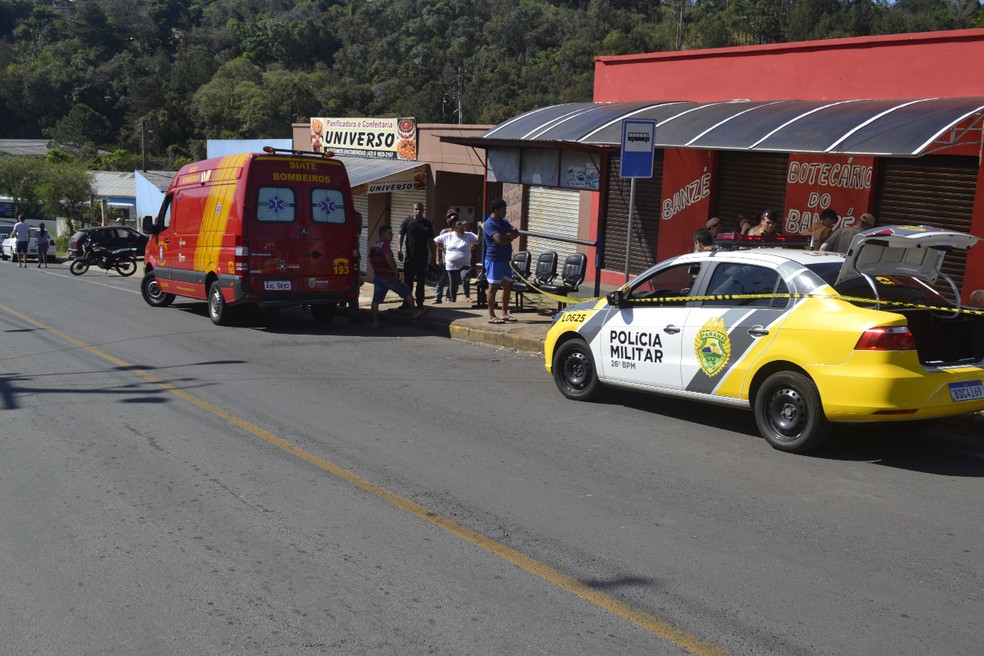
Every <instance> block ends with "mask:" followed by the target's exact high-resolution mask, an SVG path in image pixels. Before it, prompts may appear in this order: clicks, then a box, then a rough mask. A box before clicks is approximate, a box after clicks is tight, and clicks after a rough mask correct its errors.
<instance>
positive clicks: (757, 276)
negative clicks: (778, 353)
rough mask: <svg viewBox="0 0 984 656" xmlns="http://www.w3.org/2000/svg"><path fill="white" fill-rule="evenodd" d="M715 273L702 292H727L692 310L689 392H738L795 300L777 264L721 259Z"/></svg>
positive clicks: (687, 334)
mask: <svg viewBox="0 0 984 656" xmlns="http://www.w3.org/2000/svg"><path fill="white" fill-rule="evenodd" d="M709 273H710V276H709V281H708V283H707V285H706V287H705V289H704V290H703V292H702V293H703V294H704V295H707V296H711V295H720V296H721V297H722V298H720V299H716V300H706V301H701V302H699V303H696V304H695V305H696V307H694V308H693V309H692V310H691V311H690V314H688V315H687V321H686V325H685V328H684V332H683V334H682V335H681V341H682V342H683V344H684V347H683V349H684V350H683V356H682V365H681V374H682V377H683V382H682V386H683V389H685V390H686V391H688V392H696V393H703V394H715V395H718V396H727V397H737V396H739V395H740V394H741V389H742V382H743V381H744V377H745V373H746V372H747V371H748V368H749V367H750V366H751V364H752V363H754V362H755V360H757V359H758V357H759V356H761V354H762V353H763V352H764V351H765V349H766V347H767V346H768V345H769V343H770V342H772V340H773V339H775V336H776V332H777V330H778V327H779V324H781V323H782V319H783V318H784V317H785V315H786V312H787V311H788V310H787V308H788V307H789V306H790V303H791V301H790V299H789V296H788V289H787V287H786V284H785V282H784V281H783V279H782V277H781V276H780V275H779V273H778V272H777V271H776V270H775V269H772V268H769V267H766V266H759V265H757V264H749V263H742V262H717V263H716V264H715V266H714V269H713V270H712V271H710V272H709ZM698 293H701V292H698ZM756 296H758V297H759V298H753V297H756ZM773 296H779V297H780V298H774V297H773ZM782 296H785V298H782Z"/></svg>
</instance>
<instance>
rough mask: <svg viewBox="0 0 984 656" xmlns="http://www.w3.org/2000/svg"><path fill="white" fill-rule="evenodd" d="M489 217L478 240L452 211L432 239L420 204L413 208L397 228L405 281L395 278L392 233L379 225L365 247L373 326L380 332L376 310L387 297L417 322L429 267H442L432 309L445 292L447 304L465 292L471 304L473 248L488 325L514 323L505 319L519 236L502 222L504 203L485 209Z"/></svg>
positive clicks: (421, 310)
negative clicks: (479, 257)
mask: <svg viewBox="0 0 984 656" xmlns="http://www.w3.org/2000/svg"><path fill="white" fill-rule="evenodd" d="M489 212H490V213H489V217H488V218H487V219H486V220H485V222H484V223H483V225H482V233H481V234H482V236H481V237H479V235H477V234H475V233H474V232H469V231H468V230H467V224H466V223H465V221H463V220H461V219H460V217H459V216H458V213H457V212H456V211H455V210H449V211H448V213H447V214H446V215H445V223H446V224H447V227H446V228H444V229H443V230H442V231H441V232H440V234H435V233H434V225H433V224H432V223H431V221H430V220H429V219H427V217H426V216H425V213H424V205H423V203H414V205H413V209H412V213H411V214H410V216H408V217H407V218H406V219H404V220H403V223H402V224H401V225H400V233H399V240H398V243H397V258H398V259H399V260H400V261H402V262H403V280H402V281H401V280H399V278H398V266H399V265H398V264H397V261H396V259H394V257H393V249H392V246H391V242H392V239H393V228H392V227H391V226H389V225H383V226H382V227H380V228H379V231H378V237H379V238H378V240H377V241H375V242H373V243H372V245H371V246H370V247H369V261H370V263H371V265H372V268H373V285H374V289H373V297H372V305H371V314H372V326H373V328H379V327H381V324H380V322H379V304H380V303H382V302H383V300H384V299H385V298H386V294H387V292H389V291H392V292H394V293H395V294H396V295H397V296H399V297H400V298H402V299H403V307H404V308H406V309H411V310H413V315H412V316H413V318H414V319H417V318H419V317H421V316H422V315H423V314H424V312H426V310H427V308H426V307H424V300H425V298H426V288H425V285H426V279H427V272H428V269H429V268H430V267H431V265H432V263H433V264H434V265H436V266H441V267H443V271H442V275H441V277H440V279H439V282H438V285H437V289H436V296H435V299H434V303H442V302H443V298H444V294H445V292H446V293H447V298H448V300H449V301H451V302H456V301H457V299H458V289H459V287H461V286H462V285H463V286H464V298H465V301H466V302H467V303H471V298H470V289H469V277H468V275H467V272H468V271H469V270H470V269H471V268H472V258H473V253H474V251H475V249H476V246H477V245H478V244H479V243H480V242H481V243H482V245H483V249H482V252H483V256H484V260H483V263H482V265H483V268H484V271H485V276H486V279H487V281H488V285H489V290H488V306H489V323H498V324H501V323H506V322H512V321H516V318H515V317H513V316H512V315H511V314H510V313H509V303H510V294H511V291H512V267H511V262H512V242H513V241H515V240H516V239H517V238H518V237H519V231H518V230H517V229H515V228H514V227H513V226H512V224H510V223H509V221H508V220H507V219H506V218H505V216H506V202H505V201H504V200H501V199H499V200H494V201H492V203H491V205H490V206H489ZM500 289H501V290H502V312H501V314H498V315H497V314H496V310H497V305H496V298H497V296H498V293H499V290H500Z"/></svg>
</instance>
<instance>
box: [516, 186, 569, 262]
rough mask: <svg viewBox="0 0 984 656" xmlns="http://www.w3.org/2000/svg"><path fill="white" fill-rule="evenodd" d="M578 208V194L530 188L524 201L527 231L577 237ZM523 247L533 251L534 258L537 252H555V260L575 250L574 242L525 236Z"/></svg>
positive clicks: (561, 259)
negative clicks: (556, 257) (556, 256)
mask: <svg viewBox="0 0 984 656" xmlns="http://www.w3.org/2000/svg"><path fill="white" fill-rule="evenodd" d="M580 207H581V193H580V192H578V191H570V190H565V189H551V188H547V187H530V189H529V194H528V195H527V200H526V220H527V223H526V225H527V230H529V231H530V232H536V233H539V234H543V235H555V236H557V237H566V238H568V239H577V222H578V214H579V212H580ZM526 250H528V251H529V252H530V253H532V254H533V260H534V262H535V261H536V258H537V256H538V255H540V253H545V252H547V251H555V252H556V253H557V255H558V260H559V261H560V262H563V260H564V257H566V256H567V255H570V254H571V253H575V252H577V244H572V243H570V242H564V241H554V240H552V239H542V238H538V237H527V238H526Z"/></svg>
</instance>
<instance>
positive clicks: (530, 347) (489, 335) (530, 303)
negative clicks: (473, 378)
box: [338, 283, 581, 354]
mask: <svg viewBox="0 0 984 656" xmlns="http://www.w3.org/2000/svg"><path fill="white" fill-rule="evenodd" d="M427 291H428V293H429V294H430V295H428V297H427V300H426V301H425V302H424V307H425V308H426V312H425V313H424V315H423V316H422V317H420V318H419V319H413V318H411V316H410V312H409V311H407V310H402V309H400V305H401V303H402V301H401V300H400V299H399V298H398V297H397V296H396V295H394V294H393V293H392V292H391V293H389V294H387V296H386V300H385V301H383V303H382V304H381V305H380V306H379V320H380V323H382V324H383V328H382V330H385V328H386V326H387V325H406V326H411V325H412V326H414V327H416V328H420V329H423V330H428V331H431V332H434V333H436V334H439V335H443V336H445V337H450V338H452V339H460V340H464V341H468V342H473V343H476V344H487V345H490V346H501V347H504V348H509V349H513V350H516V351H523V352H527V353H540V354H542V353H543V340H544V338H545V337H546V334H547V330H549V328H550V325H551V324H552V323H553V317H554V315H555V314H556V313H557V304H556V303H555V302H553V301H551V300H550V299H549V298H546V297H543V296H540V295H537V294H526V295H525V297H524V299H523V307H522V308H519V307H517V305H516V299H515V295H513V298H512V303H511V305H512V311H511V314H512V315H513V316H514V317H516V321H515V322H513V323H503V324H492V323H489V309H488V307H487V306H485V305H482V306H479V305H476V304H468V303H466V302H465V300H464V295H463V294H461V293H460V292H459V293H458V301H457V302H456V303H451V302H449V301H448V300H447V299H445V300H444V301H443V302H442V303H438V304H435V303H434V297H433V295H432V294H433V288H428V290H427ZM472 291H473V293H474V290H472ZM472 300H475V297H474V296H473V297H472ZM572 300H573V302H578V301H579V300H581V299H578V298H574V299H572ZM371 303H372V285H371V284H369V283H367V284H365V285H363V286H362V289H361V294H360V297H359V311H360V314H361V315H362V316H363V317H365V318H366V319H367V320H368V317H369V306H370V305H371ZM499 304H500V306H501V304H502V294H501V292H500V294H499ZM496 314H497V315H499V316H501V311H499V312H497V313H496ZM338 321H345V319H344V318H341V317H340V318H339V319H338Z"/></svg>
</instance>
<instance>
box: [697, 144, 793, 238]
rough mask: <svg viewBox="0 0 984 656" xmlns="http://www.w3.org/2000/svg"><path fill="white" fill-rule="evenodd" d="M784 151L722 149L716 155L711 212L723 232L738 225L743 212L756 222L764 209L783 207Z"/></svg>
mask: <svg viewBox="0 0 984 656" xmlns="http://www.w3.org/2000/svg"><path fill="white" fill-rule="evenodd" d="M788 165H789V155H788V154H787V153H744V152H730V151H722V152H721V153H720V154H719V155H718V172H717V176H716V178H715V179H716V181H717V182H716V186H717V195H716V197H715V200H714V207H715V209H714V214H715V216H717V217H718V218H720V219H721V223H722V224H723V226H724V230H725V231H730V230H735V229H736V228H737V227H738V216H739V215H743V216H746V217H748V218H749V219H751V220H752V224H753V225H755V224H756V223H758V219H759V216H761V214H762V212H763V211H764V210H767V209H769V208H775V209H777V210H779V211H780V212H782V211H783V208H784V207H785V206H786V169H787V167H788Z"/></svg>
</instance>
